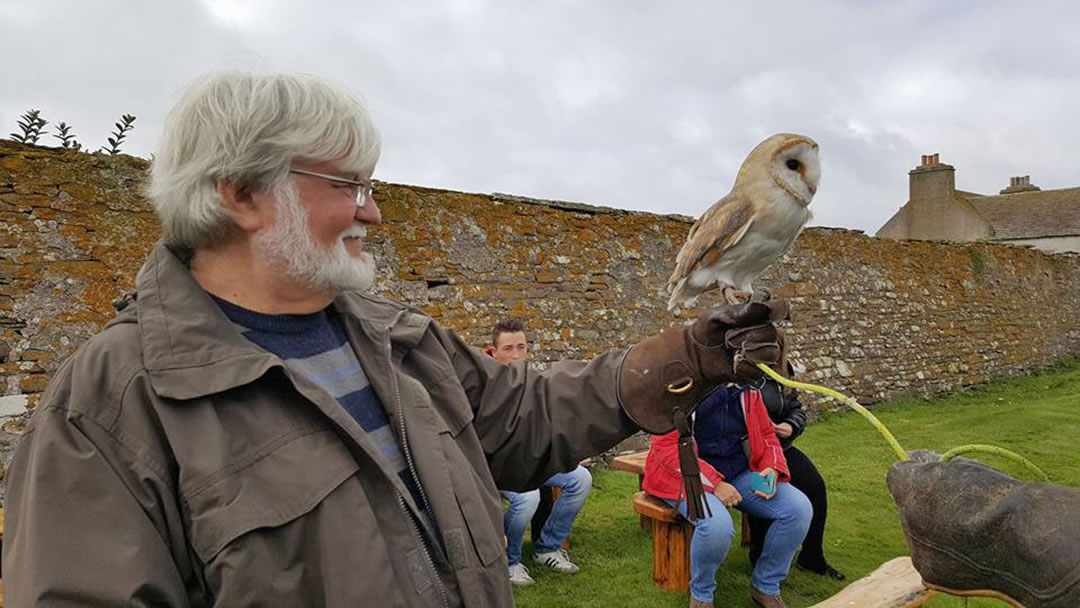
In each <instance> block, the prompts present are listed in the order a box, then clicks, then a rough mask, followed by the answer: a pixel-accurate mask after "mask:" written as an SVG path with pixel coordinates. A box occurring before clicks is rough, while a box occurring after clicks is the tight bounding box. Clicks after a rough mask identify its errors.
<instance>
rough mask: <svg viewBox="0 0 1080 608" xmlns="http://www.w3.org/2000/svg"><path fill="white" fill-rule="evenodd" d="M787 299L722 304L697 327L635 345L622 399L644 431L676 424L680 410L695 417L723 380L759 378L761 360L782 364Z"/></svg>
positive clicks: (625, 367)
mask: <svg viewBox="0 0 1080 608" xmlns="http://www.w3.org/2000/svg"><path fill="white" fill-rule="evenodd" d="M790 312H791V309H790V307H789V306H788V303H787V302H786V301H784V300H770V301H768V302H751V303H748V304H735V305H727V306H717V307H716V308H712V309H710V310H708V311H706V312H705V313H704V314H702V315H701V316H700V317H698V319H697V321H695V322H694V323H693V324H692V325H678V326H676V327H673V328H669V329H666V330H664V331H662V332H660V333H659V334H658V335H655V336H651V337H648V338H645V339H644V340H642V341H641V342H639V343H638V344H636V345H634V346H633V347H631V348H630V351H629V352H628V353H627V354H626V357H625V358H624V359H623V363H622V369H621V370H620V373H619V402H620V403H621V404H622V406H623V411H625V412H626V414H627V416H629V417H630V419H631V420H633V421H634V422H635V423H636V424H637V425H638V426H639V427H641V429H642V430H644V431H646V432H648V433H652V434H654V435H663V434H664V433H668V432H671V430H672V429H674V428H675V422H674V411H675V409H676V408H677V409H679V410H680V411H681V413H682V415H683V416H686V417H689V416H690V414H691V413H692V412H693V411H694V408H696V407H697V404H698V403H699V402H700V401H701V400H702V399H703V398H704V397H705V395H708V394H709V392H710V391H711V390H712V388H713V387H715V386H716V385H718V384H722V383H725V382H735V381H747V380H758V379H760V378H761V377H762V376H763V375H764V374H763V373H762V372H761V370H760V369H758V368H757V367H756V365H755V364H756V363H759V362H760V363H765V364H767V365H773V366H776V365H779V363H780V360H781V358H782V356H783V350H784V335H783V332H782V331H781V330H780V329H779V328H778V327H777V326H776V323H777V322H779V321H782V320H785V319H788V318H789V317H790Z"/></svg>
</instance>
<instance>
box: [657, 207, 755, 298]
mask: <svg viewBox="0 0 1080 608" xmlns="http://www.w3.org/2000/svg"><path fill="white" fill-rule="evenodd" d="M753 223H754V206H753V204H751V203H750V201H748V200H745V199H741V198H735V197H733V196H732V195H730V194H729V195H728V196H725V197H724V198H722V199H720V200H719V201H716V203H715V204H713V206H712V207H709V209H708V210H707V211H705V213H703V214H702V216H701V217H700V218H698V221H696V222H694V225H693V227H692V228H690V233H689V234H688V235H686V243H685V244H683V246H682V249H680V250H679V255H678V256H676V258H675V271H674V272H672V273H671V278H670V279H668V289H669V290H671V289H674V287H675V286H676V285H677V284H678V283H679V281H681V280H682V279H685V278H686V277H688V276H690V273H691V272H693V271H694V270H696V269H697V268H699V267H701V266H708V265H710V264H712V262H713V261H715V260H716V259H717V258H718V257H720V256H721V255H723V254H724V252H725V251H727V250H728V249H730V248H732V247H734V246H735V245H736V244H737V243H738V242H739V241H740V240H741V239H742V238H743V235H745V234H746V231H747V230H749V228H750V225H751V224H753Z"/></svg>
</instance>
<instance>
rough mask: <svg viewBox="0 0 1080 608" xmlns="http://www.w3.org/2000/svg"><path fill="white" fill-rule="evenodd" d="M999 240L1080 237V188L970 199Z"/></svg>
mask: <svg viewBox="0 0 1080 608" xmlns="http://www.w3.org/2000/svg"><path fill="white" fill-rule="evenodd" d="M967 201H968V202H969V203H971V206H972V207H974V208H975V211H976V212H977V213H978V214H979V215H980V216H981V217H982V218H983V219H984V220H986V221H987V222H988V223H989V224H990V226H991V227H992V228H993V230H994V236H993V237H991V238H992V239H994V240H997V239H1033V238H1040V237H1051V236H1075V235H1080V187H1078V188H1062V189H1060V190H1036V191H1033V192H1015V193H1012V194H999V195H995V196H978V195H975V196H973V197H970V198H967Z"/></svg>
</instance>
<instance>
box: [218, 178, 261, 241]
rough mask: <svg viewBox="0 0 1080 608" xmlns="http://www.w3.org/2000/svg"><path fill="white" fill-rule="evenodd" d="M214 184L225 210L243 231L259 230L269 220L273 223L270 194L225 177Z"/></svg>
mask: <svg viewBox="0 0 1080 608" xmlns="http://www.w3.org/2000/svg"><path fill="white" fill-rule="evenodd" d="M214 186H215V187H216V189H217V193H218V196H220V197H221V204H222V206H224V207H225V212H226V213H228V214H229V217H230V218H232V221H233V224H235V225H236V227H237V228H239V229H240V230H241V231H243V232H249V233H250V232H258V231H259V230H261V229H263V228H265V227H266V226H267V221H268V220H269V222H270V223H273V215H274V213H273V206H272V204H271V201H270V197H269V195H267V194H263V193H261V192H256V191H255V190H253V189H252V188H249V187H246V186H238V185H236V184H235V183H233V182H230V181H227V180H224V179H219V180H217V181H216V182H215V184H214Z"/></svg>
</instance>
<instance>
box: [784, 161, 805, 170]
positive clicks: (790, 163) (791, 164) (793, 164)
mask: <svg viewBox="0 0 1080 608" xmlns="http://www.w3.org/2000/svg"><path fill="white" fill-rule="evenodd" d="M801 166H802V163H800V162H799V161H797V160H795V159H794V158H792V159H790V160H788V161H787V168H788V169H791V170H792V171H798V170H799V167H801Z"/></svg>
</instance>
